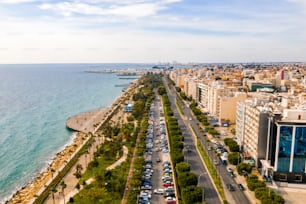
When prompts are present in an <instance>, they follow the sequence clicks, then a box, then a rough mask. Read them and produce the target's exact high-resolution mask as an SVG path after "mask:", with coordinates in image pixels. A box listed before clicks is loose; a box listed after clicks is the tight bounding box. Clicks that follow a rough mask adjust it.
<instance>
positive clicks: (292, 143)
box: [274, 121, 306, 183]
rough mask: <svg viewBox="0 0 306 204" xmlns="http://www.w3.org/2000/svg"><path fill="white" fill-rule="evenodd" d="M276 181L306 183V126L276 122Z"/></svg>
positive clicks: (296, 123)
mask: <svg viewBox="0 0 306 204" xmlns="http://www.w3.org/2000/svg"><path fill="white" fill-rule="evenodd" d="M275 125H276V126H277V127H276V129H277V134H276V138H275V139H276V148H275V163H274V171H275V172H274V179H275V180H279V181H287V182H294V183H297V182H302V183H306V178H305V173H306V171H305V166H306V124H305V122H304V123H302V121H301V122H300V123H299V122H285V121H281V122H276V124H275Z"/></svg>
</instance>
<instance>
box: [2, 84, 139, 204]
mask: <svg viewBox="0 0 306 204" xmlns="http://www.w3.org/2000/svg"><path fill="white" fill-rule="evenodd" d="M135 84H136V83H133V84H131V85H130V86H129V87H128V89H127V91H126V92H123V93H122V94H121V95H120V96H119V97H117V98H116V99H115V101H114V102H113V104H112V106H111V107H108V108H102V109H97V110H96V111H98V112H99V116H97V115H95V114H93V112H94V111H88V112H85V113H82V114H83V115H85V116H86V117H90V120H87V119H86V123H83V124H82V125H80V124H79V125H80V130H79V131H78V132H77V133H76V136H75V138H74V139H73V142H71V141H68V142H67V144H66V145H65V147H64V149H63V150H61V151H59V152H58V153H56V154H55V155H54V157H53V159H51V160H48V161H47V162H48V165H47V166H46V167H45V168H43V169H42V170H41V172H40V173H38V174H37V175H36V176H35V177H33V179H32V180H31V181H30V182H29V183H27V184H26V185H24V186H23V187H21V188H20V189H18V190H17V191H16V192H15V193H13V194H12V195H11V197H10V198H8V200H6V201H4V202H5V203H7V204H11V203H12V204H15V203H16V204H17V203H33V202H34V201H35V197H36V196H37V195H40V194H41V193H42V192H43V190H44V189H45V187H46V186H47V185H49V184H50V183H51V182H52V180H53V178H54V177H55V176H56V175H57V174H58V172H60V171H61V170H62V169H63V168H64V167H65V165H66V163H67V161H68V160H70V159H71V158H72V157H73V156H74V155H75V153H76V152H77V151H78V150H79V149H80V148H82V147H83V145H84V144H85V143H86V141H87V140H88V139H89V136H88V135H87V134H86V133H88V132H93V133H94V132H95V131H97V129H98V128H99V127H100V126H101V125H102V124H103V123H104V122H105V121H107V120H110V119H111V117H112V116H113V114H114V113H115V112H116V111H117V110H118V108H120V106H121V105H122V103H123V102H124V101H125V100H126V97H129V96H130V93H131V92H133V90H134V89H135ZM88 113H89V114H88ZM82 114H80V115H82ZM77 116H78V115H77ZM77 116H76V117H77ZM71 118H72V117H70V118H69V119H71ZM69 119H67V120H69ZM94 125H96V127H94ZM76 127H77V126H76ZM68 128H70V127H68ZM70 129H74V128H70ZM92 130H93V131H92ZM69 143H71V144H69ZM49 161H50V162H49Z"/></svg>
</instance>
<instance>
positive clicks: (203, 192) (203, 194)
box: [198, 172, 207, 203]
mask: <svg viewBox="0 0 306 204" xmlns="http://www.w3.org/2000/svg"><path fill="white" fill-rule="evenodd" d="M205 174H207V172H203V173H201V174H200V175H199V176H198V185H199V187H201V186H200V179H201V176H203V175H205ZM204 190H205V189H204V182H203V186H202V203H204V201H205V191H204Z"/></svg>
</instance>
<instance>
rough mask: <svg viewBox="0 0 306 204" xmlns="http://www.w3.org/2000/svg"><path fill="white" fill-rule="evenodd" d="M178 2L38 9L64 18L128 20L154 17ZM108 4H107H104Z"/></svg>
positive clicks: (61, 5)
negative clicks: (96, 16) (83, 17)
mask: <svg viewBox="0 0 306 204" xmlns="http://www.w3.org/2000/svg"><path fill="white" fill-rule="evenodd" d="M179 1H180V0H159V1H152V0H127V1H119V0H114V1H111V0H100V1H93V0H92V1H82V0H80V1H73V2H61V3H45V4H41V5H39V8H40V9H43V10H53V11H55V12H58V13H60V14H62V15H64V16H71V15H73V14H84V15H102V16H106V15H114V16H122V17H129V18H138V17H147V16H153V15H156V14H157V13H158V12H159V11H160V10H163V9H166V8H168V5H169V4H172V3H176V2H179ZM106 3H108V4H106Z"/></svg>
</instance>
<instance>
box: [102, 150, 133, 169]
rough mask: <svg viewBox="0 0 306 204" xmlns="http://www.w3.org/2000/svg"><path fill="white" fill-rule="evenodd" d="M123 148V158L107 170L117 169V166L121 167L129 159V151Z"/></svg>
mask: <svg viewBox="0 0 306 204" xmlns="http://www.w3.org/2000/svg"><path fill="white" fill-rule="evenodd" d="M122 148H123V155H122V157H121V158H120V159H119V160H117V161H116V162H115V163H113V164H112V165H110V166H108V167H107V168H106V170H107V171H110V170H112V169H114V168H116V167H117V166H120V165H121V164H122V163H123V162H125V160H126V158H127V154H128V152H129V149H128V148H127V147H126V146H123V147H122Z"/></svg>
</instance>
